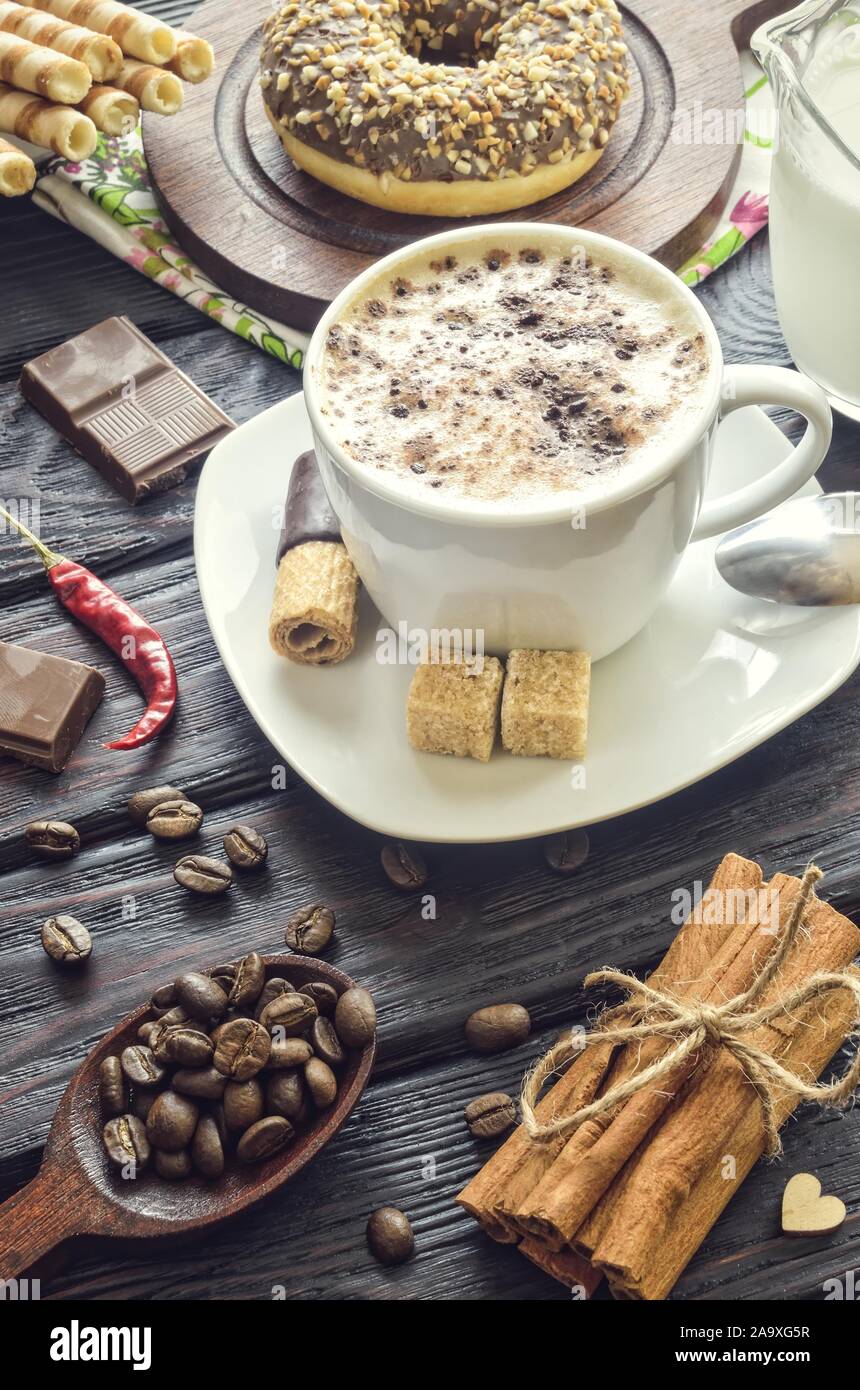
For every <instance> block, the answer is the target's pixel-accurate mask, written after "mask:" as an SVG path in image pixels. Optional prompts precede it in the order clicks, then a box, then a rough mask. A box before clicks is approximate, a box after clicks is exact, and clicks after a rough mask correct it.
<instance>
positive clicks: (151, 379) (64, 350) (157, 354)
mask: <svg viewBox="0 0 860 1390" xmlns="http://www.w3.org/2000/svg"><path fill="white" fill-rule="evenodd" d="M19 385H20V388H21V392H22V394H23V395H24V396H25V397H26V399H27V400H28V401H30V403H31V404H32V405H34V406H35V407H36V409H37V410H38V411H40V412H41V414H42V415H44V417H45V419H46V420H47V421H48V423H49V424H50V425H53V427H54V429H55V430H58V431H59V433H60V434H61V435H62V436H63V438H64V439H67V440H68V441H69V443H70V444H71V445H72V446H73V447H74V448H75V449H77V451H78V453H79V454H81V455H82V456H83V457H84V458H85V459H86V461H87V463H91V464H92V465H93V467H94V468H97V469H98V471H99V472H100V473H101V475H102V477H104V478H106V479H107V481H108V482H109V483H110V484H111V486H112V487H113V488H115V490H116V491H117V492H118V493H119V494H120V496H121V497H124V498H125V499H126V501H127V502H140V501H141V500H142V499H143V498H144V497H148V496H150V495H151V494H152V493H155V492H164V491H165V490H166V489H167V488H171V487H175V486H176V484H177V483H181V482H182V481H183V480H184V478H185V475H186V473H187V472H188V468H189V466H190V465H191V464H192V463H194V462H195V461H196V460H199V459H202V458H203V457H204V455H206V454H208V452H209V450H210V449H212V448H214V446H215V445H216V444H217V443H218V442H219V440H221V439H223V438H224V436H225V435H226V434H229V433H230V431H231V430H233V429H235V426H234V424H233V421H232V420H231V419H230V417H229V416H228V415H225V414H224V412H223V411H222V410H219V409H218V407H217V405H215V404H214V402H212V401H210V399H209V397H208V396H206V395H205V394H204V393H203V392H202V391H201V390H200V388H199V387H198V386H195V385H194V382H193V381H190V380H189V378H188V377H187V376H186V375H185V373H184V372H181V371H180V370H179V368H178V367H176V366H174V364H173V363H172V362H171V360H170V358H169V357H166V356H165V355H164V353H163V352H161V351H159V349H158V348H157V347H156V346H155V344H154V343H151V342H150V341H149V339H148V338H147V337H146V335H145V334H143V333H141V332H140V330H139V329H138V328H135V326H134V324H133V323H132V322H131V321H130V320H129V319H127V318H111V319H105V320H104V321H103V322H102V323H97V324H96V325H95V327H93V328H89V329H88V330H87V332H86V333H81V334H80V335H79V337H77V338H70V339H69V341H68V342H67V343H62V344H61V345H60V346H59V347H56V348H53V349H52V351H51V352H46V353H43V355H42V356H41V357H35V358H34V359H33V361H32V362H28V363H27V364H26V365H25V367H24V369H23V371H22V373H21V380H20V383H19Z"/></svg>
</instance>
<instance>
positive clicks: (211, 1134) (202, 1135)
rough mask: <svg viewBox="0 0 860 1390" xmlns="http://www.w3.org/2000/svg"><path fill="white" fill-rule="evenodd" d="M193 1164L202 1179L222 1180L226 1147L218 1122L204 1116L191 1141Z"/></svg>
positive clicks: (198, 1123) (199, 1121) (209, 1116)
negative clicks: (222, 1141)
mask: <svg viewBox="0 0 860 1390" xmlns="http://www.w3.org/2000/svg"><path fill="white" fill-rule="evenodd" d="M191 1162H192V1163H193V1164H194V1168H195V1170H196V1172H198V1173H199V1174H200V1176H201V1178H220V1176H221V1174H222V1173H223V1172H224V1145H223V1144H222V1143H221V1134H220V1132H219V1129H218V1125H217V1123H216V1121H215V1120H214V1119H213V1118H212V1116H211V1115H202V1116H201V1117H200V1119H199V1120H198V1122H197V1128H196V1129H195V1131H194V1138H193V1139H192V1141H191Z"/></svg>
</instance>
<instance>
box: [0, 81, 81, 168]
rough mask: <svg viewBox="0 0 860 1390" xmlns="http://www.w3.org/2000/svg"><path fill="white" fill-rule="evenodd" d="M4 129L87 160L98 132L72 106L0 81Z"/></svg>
mask: <svg viewBox="0 0 860 1390" xmlns="http://www.w3.org/2000/svg"><path fill="white" fill-rule="evenodd" d="M3 130H5V131H7V132H8V133H9V134H11V135H17V136H19V137H20V139H21V140H30V141H31V142H32V144H34V145H43V146H44V148H45V149H47V150H53V151H54V154H61V155H62V156H63V158H64V159H73V160H76V161H77V160H81V159H89V157H90V155H91V154H92V153H93V150H94V149H95V147H96V143H97V141H98V131H97V130H96V128H95V126H94V125H93V123H92V121H91V120H90V119H89V117H88V116H84V115H82V113H81V112H80V111H75V110H74V109H73V108H72V107H71V106H52V105H51V103H50V102H48V101H41V100H40V99H39V98H38V97H31V96H29V95H28V94H27V93H26V92H15V91H13V90H12V88H11V87H7V86H5V84H4V83H2V82H0V131H3Z"/></svg>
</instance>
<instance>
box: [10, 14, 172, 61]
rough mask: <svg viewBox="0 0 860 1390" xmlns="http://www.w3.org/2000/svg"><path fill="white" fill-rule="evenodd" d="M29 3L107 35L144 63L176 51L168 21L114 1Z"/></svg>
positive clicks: (164, 59)
mask: <svg viewBox="0 0 860 1390" xmlns="http://www.w3.org/2000/svg"><path fill="white" fill-rule="evenodd" d="M32 5H33V7H34V8H35V9H37V10H46V11H47V12H48V14H52V15H56V17H57V18H58V19H65V20H68V22H69V23H70V24H82V25H83V27H84V28H85V29H94V30H95V31H96V32H97V33H99V34H108V35H109V36H110V37H111V38H112V39H114V40H115V42H116V43H118V44H119V46H120V48H121V49H122V51H123V53H128V54H129V55H130V56H131V57H132V58H140V59H141V61H142V62H144V63H169V62H170V60H171V58H172V57H173V55H174V54H175V52H176V34H175V32H174V31H173V29H171V27H170V25H169V24H164V23H163V22H162V21H161V20H160V19H155V18H154V16H153V15H148V14H144V13H143V12H142V11H141V10H135V9H134V8H133V7H132V6H131V5H120V4H118V3H117V0H32Z"/></svg>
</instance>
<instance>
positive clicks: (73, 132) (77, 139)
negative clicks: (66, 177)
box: [0, 0, 215, 196]
mask: <svg viewBox="0 0 860 1390" xmlns="http://www.w3.org/2000/svg"><path fill="white" fill-rule="evenodd" d="M214 65H215V58H214V54H213V52H212V47H211V45H210V44H209V43H208V42H207V40H206V39H201V38H198V37H197V35H196V34H191V33H188V32H187V31H185V30H182V29H173V28H171V26H170V25H169V24H165V23H163V21H161V20H159V19H156V18H154V17H153V16H152V15H148V14H144V13H143V11H141V10H138V9H135V8H134V6H132V5H123V4H119V3H118V0H30V3H29V4H27V5H20V4H17V3H16V2H15V0H0V133H2V134H6V135H17V136H18V137H19V138H20V139H23V140H30V141H32V143H33V144H36V145H43V146H44V147H45V148H47V149H50V150H53V151H54V153H55V154H58V155H62V156H63V157H64V158H66V159H69V160H75V161H77V160H81V159H87V158H89V156H90V155H91V154H93V152H94V150H95V148H96V144H97V141H98V131H100V130H101V131H103V132H104V133H105V134H106V135H110V136H120V135H127V134H130V133H131V132H132V131H133V130H134V129H135V128H136V126H137V123H138V120H139V119H140V110H141V107H142V108H143V109H144V110H145V111H153V112H156V113H157V114H159V115H162V116H172V115H174V114H175V113H176V112H177V111H178V110H179V109H180V107H181V106H182V96H183V89H182V82H183V81H184V82H191V83H197V82H203V81H205V80H206V78H207V77H209V76H210V75H211V73H212V71H213V68H214ZM25 93H26V94H28V95H25ZM34 98H38V100H34ZM70 108H75V109H74V110H71V109H70ZM4 153H5V154H6V156H7V157H6V158H5V161H4V167H5V170H6V174H5V178H4V180H3V187H2V190H0V191H2V193H3V195H4V196H12V195H13V194H14V193H16V192H28V191H29V188H30V187H32V182H30V183H29V184H28V182H27V179H26V178H25V177H24V169H25V165H23V164H22V163H21V161H20V160H18V159H11V158H10V157H9V155H10V153H15V151H14V150H13V151H10V150H9V149H8V148H7V149H6V150H5V152H4ZM24 158H26V156H25V157H24ZM16 171H17V172H16Z"/></svg>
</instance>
